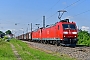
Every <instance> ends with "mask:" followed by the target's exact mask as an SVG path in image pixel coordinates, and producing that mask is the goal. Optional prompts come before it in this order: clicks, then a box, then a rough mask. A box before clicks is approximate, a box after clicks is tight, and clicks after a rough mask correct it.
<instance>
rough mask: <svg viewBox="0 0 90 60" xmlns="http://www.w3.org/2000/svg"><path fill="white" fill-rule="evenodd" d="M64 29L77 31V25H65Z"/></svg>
mask: <svg viewBox="0 0 90 60" xmlns="http://www.w3.org/2000/svg"><path fill="white" fill-rule="evenodd" d="M63 29H76V26H75V24H63Z"/></svg>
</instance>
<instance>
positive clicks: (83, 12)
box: [73, 10, 90, 17]
mask: <svg viewBox="0 0 90 60" xmlns="http://www.w3.org/2000/svg"><path fill="white" fill-rule="evenodd" d="M89 11H90V10H87V11H84V12H81V13H79V14H77V15H75V16H73V17H76V16H78V15H81V14H84V13H86V12H89Z"/></svg>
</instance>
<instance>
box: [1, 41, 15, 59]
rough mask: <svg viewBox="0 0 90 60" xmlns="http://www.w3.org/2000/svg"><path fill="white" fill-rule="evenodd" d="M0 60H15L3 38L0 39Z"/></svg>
mask: <svg viewBox="0 0 90 60" xmlns="http://www.w3.org/2000/svg"><path fill="white" fill-rule="evenodd" d="M0 40H1V39H0ZM0 60H16V57H15V56H14V53H13V51H12V48H11V47H10V44H9V43H8V42H5V41H3V39H2V41H0Z"/></svg>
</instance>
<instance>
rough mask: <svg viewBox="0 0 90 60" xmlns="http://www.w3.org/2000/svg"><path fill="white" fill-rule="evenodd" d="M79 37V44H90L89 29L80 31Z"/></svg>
mask: <svg viewBox="0 0 90 60" xmlns="http://www.w3.org/2000/svg"><path fill="white" fill-rule="evenodd" d="M78 39H79V41H78V44H83V45H87V46H90V33H88V32H87V31H79V33H78Z"/></svg>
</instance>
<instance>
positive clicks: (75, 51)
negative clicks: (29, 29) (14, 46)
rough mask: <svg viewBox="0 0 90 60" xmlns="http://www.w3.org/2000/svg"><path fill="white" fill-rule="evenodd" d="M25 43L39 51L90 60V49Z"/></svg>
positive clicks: (79, 59) (78, 59)
mask: <svg viewBox="0 0 90 60" xmlns="http://www.w3.org/2000/svg"><path fill="white" fill-rule="evenodd" d="M23 42H26V43H27V44H29V45H30V46H32V47H35V48H38V49H42V50H47V51H52V52H57V53H60V54H66V55H69V56H70V57H73V58H76V59H77V60H90V47H85V46H76V47H75V48H71V47H63V46H55V45H50V44H42V43H36V42H28V41H23Z"/></svg>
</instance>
